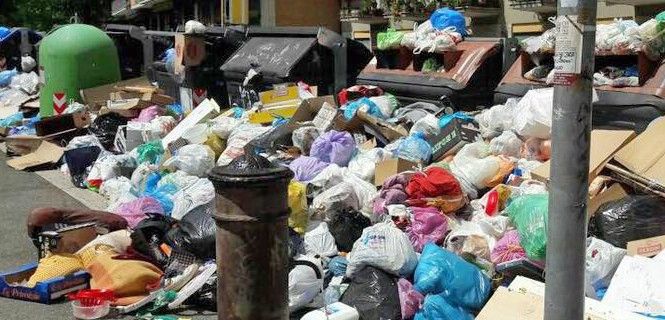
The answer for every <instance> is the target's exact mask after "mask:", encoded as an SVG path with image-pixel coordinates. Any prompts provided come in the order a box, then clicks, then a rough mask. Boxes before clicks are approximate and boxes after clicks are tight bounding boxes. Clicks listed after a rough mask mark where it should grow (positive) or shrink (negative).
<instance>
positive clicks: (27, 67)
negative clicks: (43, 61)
mask: <svg viewBox="0 0 665 320" xmlns="http://www.w3.org/2000/svg"><path fill="white" fill-rule="evenodd" d="M36 66H37V61H35V58H33V57H31V56H23V57H21V71H23V72H25V73H28V72H31V71H32V70H33V69H34V68H35V67H36Z"/></svg>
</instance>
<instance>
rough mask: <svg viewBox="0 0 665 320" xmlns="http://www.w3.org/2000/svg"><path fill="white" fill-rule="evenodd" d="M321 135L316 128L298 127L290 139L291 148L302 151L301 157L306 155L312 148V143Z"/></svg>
mask: <svg viewBox="0 0 665 320" xmlns="http://www.w3.org/2000/svg"><path fill="white" fill-rule="evenodd" d="M320 135H321V131H320V130H319V129H318V128H316V127H300V128H298V129H295V130H293V133H292V135H291V139H292V140H293V146H294V147H297V148H298V149H300V151H302V154H303V155H308V154H309V152H310V149H311V148H312V143H314V141H315V140H316V138H318V137H319V136H320Z"/></svg>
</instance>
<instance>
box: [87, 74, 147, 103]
mask: <svg viewBox="0 0 665 320" xmlns="http://www.w3.org/2000/svg"><path fill="white" fill-rule="evenodd" d="M125 86H141V87H143V86H151V84H150V81H149V80H148V78H146V77H140V78H134V79H128V80H123V81H120V82H116V83H110V84H105V85H103V86H99V87H94V88H88V89H82V90H81V98H82V99H83V102H85V104H87V105H88V107H90V109H91V110H93V111H97V110H99V108H101V107H103V106H106V101H107V100H109V98H110V96H111V92H116V91H118V90H117V89H116V87H125Z"/></svg>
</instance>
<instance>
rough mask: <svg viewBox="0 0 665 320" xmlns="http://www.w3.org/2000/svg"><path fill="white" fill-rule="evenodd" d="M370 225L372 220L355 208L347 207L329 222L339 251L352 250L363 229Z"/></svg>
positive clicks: (329, 227) (329, 228)
mask: <svg viewBox="0 0 665 320" xmlns="http://www.w3.org/2000/svg"><path fill="white" fill-rule="evenodd" d="M370 225H371V222H370V221H369V219H368V218H367V217H365V216H363V215H362V213H360V212H358V211H356V210H353V209H345V210H343V211H342V212H340V213H339V214H337V215H336V216H335V217H334V218H333V219H332V221H330V222H329V223H328V230H330V233H331V234H332V235H333V237H334V238H335V244H337V249H338V250H339V251H342V252H351V249H353V243H354V242H356V240H358V239H359V238H360V236H362V234H363V229H365V228H367V227H369V226H370Z"/></svg>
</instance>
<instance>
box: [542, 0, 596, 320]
mask: <svg viewBox="0 0 665 320" xmlns="http://www.w3.org/2000/svg"><path fill="white" fill-rule="evenodd" d="M557 16H558V18H557V23H556V28H557V38H556V46H555V48H556V49H555V55H554V69H555V77H554V83H555V86H554V108H553V112H552V157H551V169H550V170H551V171H550V177H551V180H550V194H549V211H548V212H549V216H548V230H547V260H546V272H547V273H546V278H545V280H546V281H545V282H546V285H545V320H581V319H583V317H584V263H585V252H586V234H587V197H588V190H589V187H588V185H589V146H590V136H591V103H592V90H593V73H594V49H595V29H596V28H595V26H596V0H559V1H558V8H557Z"/></svg>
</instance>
